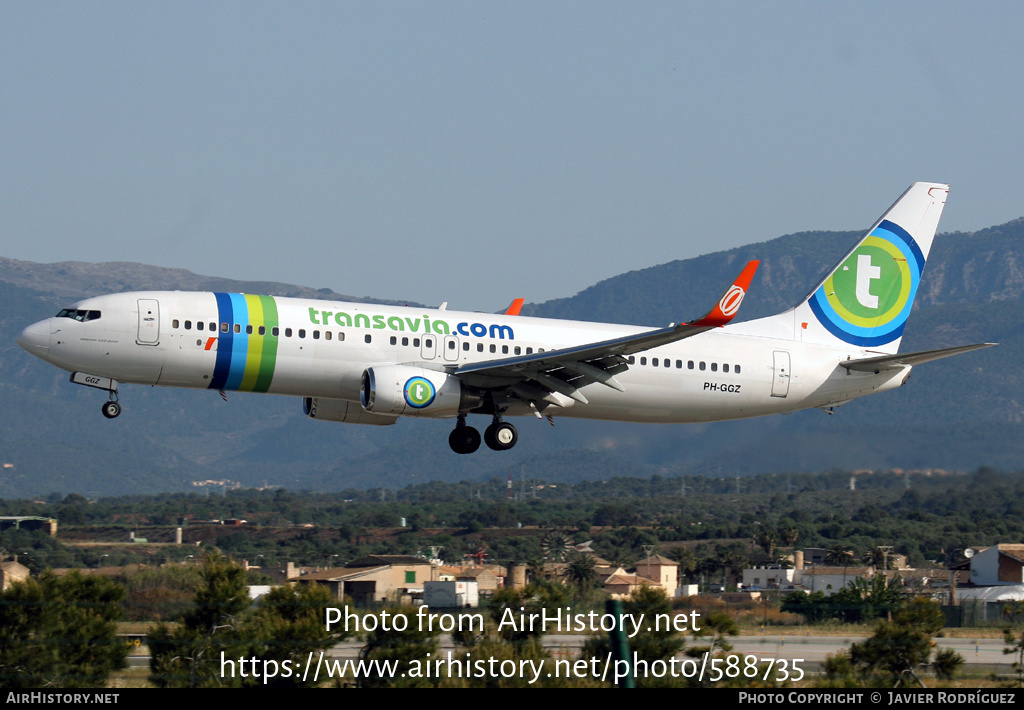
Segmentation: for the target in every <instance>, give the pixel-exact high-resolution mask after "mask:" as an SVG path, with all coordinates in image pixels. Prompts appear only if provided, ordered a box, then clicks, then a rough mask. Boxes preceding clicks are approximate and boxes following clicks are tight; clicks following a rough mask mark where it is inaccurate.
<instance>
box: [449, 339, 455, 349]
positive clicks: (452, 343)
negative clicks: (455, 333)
mask: <svg viewBox="0 0 1024 710" xmlns="http://www.w3.org/2000/svg"><path fill="white" fill-rule="evenodd" d="M448 349H449V350H454V349H455V341H454V340H449V341H448Z"/></svg>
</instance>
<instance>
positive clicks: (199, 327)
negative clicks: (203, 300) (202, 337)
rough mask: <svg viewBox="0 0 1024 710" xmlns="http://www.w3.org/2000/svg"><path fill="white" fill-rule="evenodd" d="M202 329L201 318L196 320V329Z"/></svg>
mask: <svg viewBox="0 0 1024 710" xmlns="http://www.w3.org/2000/svg"><path fill="white" fill-rule="evenodd" d="M202 329H203V322H202V321H201V320H197V321H196V330H202Z"/></svg>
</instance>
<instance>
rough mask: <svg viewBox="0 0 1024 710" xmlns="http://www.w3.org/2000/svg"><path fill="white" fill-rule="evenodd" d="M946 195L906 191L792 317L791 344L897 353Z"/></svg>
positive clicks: (924, 186) (940, 188) (919, 186)
mask: <svg viewBox="0 0 1024 710" xmlns="http://www.w3.org/2000/svg"><path fill="white" fill-rule="evenodd" d="M948 193H949V186H948V185H942V184H939V183H932V182H916V183H914V184H913V185H911V186H910V187H909V188H908V189H907V191H906V192H904V193H903V195H902V196H901V197H900V198H899V199H898V200H896V203H895V204H893V206H892V207H890V208H889V209H888V211H886V213H885V214H884V215H882V217H881V219H879V220H878V221H877V222H876V223H875V225H874V226H873V227H872V228H871V229H870V230H868V233H867V234H866V235H865V236H864V238H863V239H861V240H860V242H858V243H857V245H856V246H855V247H854V248H853V249H852V250H851V251H850V253H849V254H847V255H846V256H845V257H843V259H842V260H841V261H840V262H839V263H838V264H837V265H836V267H835V268H834V269H832V271H831V272H830V273H829V274H828V276H826V277H825V279H824V281H822V282H821V283H820V284H819V285H818V286H817V287H816V288H815V289H814V290H813V291H811V293H810V294H809V295H808V296H807V298H805V299H804V301H803V302H802V303H801V304H800V305H799V306H797V307H796V308H795V309H794V310H793V311H791V313H792V315H793V316H795V319H794V323H793V325H794V327H795V329H796V331H797V332H796V333H795V337H796V339H797V340H801V341H803V342H811V343H815V342H816V343H823V344H834V343H837V341H838V342H841V343H848V344H850V345H855V346H859V347H861V348H868V349H871V350H876V351H878V352H882V353H896V352H898V351H899V346H900V340H901V339H902V337H903V328H904V326H905V325H906V323H907V318H908V317H909V316H910V309H911V307H912V306H913V304H914V297H915V296H916V295H917V288H918V286H919V285H920V283H921V274H922V272H923V271H924V264H925V260H926V259H927V258H928V251H929V250H930V249H931V246H932V240H933V239H934V238H935V230H936V229H937V228H938V225H939V217H941V216H942V208H943V206H944V205H945V204H946V195H947V194H948ZM784 315H788V314H784Z"/></svg>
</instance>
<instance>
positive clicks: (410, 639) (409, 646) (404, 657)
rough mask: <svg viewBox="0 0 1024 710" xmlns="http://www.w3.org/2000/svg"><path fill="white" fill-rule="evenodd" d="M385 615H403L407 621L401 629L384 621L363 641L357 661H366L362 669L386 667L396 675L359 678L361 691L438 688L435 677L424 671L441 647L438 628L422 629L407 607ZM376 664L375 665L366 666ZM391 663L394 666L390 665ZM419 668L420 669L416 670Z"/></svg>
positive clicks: (412, 609) (414, 611) (414, 613)
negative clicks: (372, 689) (371, 689)
mask: <svg viewBox="0 0 1024 710" xmlns="http://www.w3.org/2000/svg"><path fill="white" fill-rule="evenodd" d="M387 614H388V616H390V617H391V618H392V619H394V618H395V617H396V616H399V615H401V616H404V617H405V619H406V620H410V621H409V623H408V624H407V625H406V628H405V629H404V630H398V629H396V628H394V625H392V626H391V627H389V628H387V629H385V626H387V625H386V624H385V623H384V622H383V618H382V619H381V620H380V622H379V623H378V624H377V625H376V626H375V628H374V630H373V631H371V632H370V634H369V636H368V637H367V638H366V645H365V646H363V649H362V651H360V652H359V659H360V660H362V661H366V663H364V664H363V666H362V667H363V669H364V670H377V671H379V670H381V669H384V668H388V667H389V666H390V667H391V668H393V669H394V671H395V674H394V675H391V676H386V675H361V676H359V678H358V679H357V680H358V682H359V687H360V688H429V687H433V686H435V685H437V682H438V679H437V677H436V674H431V673H429V672H427V671H428V670H429V669H428V668H427V667H426V666H425V665H424V664H427V663H429V662H430V661H431V660H433V659H435V658H436V657H437V651H438V648H439V647H440V644H439V643H438V637H439V636H440V635H441V631H440V629H435V628H430V627H428V628H426V629H421V628H420V627H419V624H417V623H416V609H414V608H412V607H407V608H403V609H397V610H395V611H390V610H389V611H388V612H387ZM370 661H376V663H373V664H371V663H369V662H370ZM391 664H394V665H391ZM417 669H419V670H417Z"/></svg>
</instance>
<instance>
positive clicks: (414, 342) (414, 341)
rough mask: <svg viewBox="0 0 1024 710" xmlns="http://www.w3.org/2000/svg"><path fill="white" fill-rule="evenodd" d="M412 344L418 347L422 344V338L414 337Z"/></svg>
mask: <svg viewBox="0 0 1024 710" xmlns="http://www.w3.org/2000/svg"><path fill="white" fill-rule="evenodd" d="M412 346H413V347H414V348H418V347H419V346H420V339H419V338H413V339H412Z"/></svg>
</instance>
